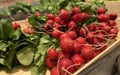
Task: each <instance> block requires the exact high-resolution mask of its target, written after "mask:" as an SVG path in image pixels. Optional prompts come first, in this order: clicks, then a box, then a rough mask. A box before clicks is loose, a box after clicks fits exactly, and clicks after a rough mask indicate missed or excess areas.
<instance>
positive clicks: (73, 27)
mask: <svg viewBox="0 0 120 75" xmlns="http://www.w3.org/2000/svg"><path fill="white" fill-rule="evenodd" d="M76 28H77V25H76V23H75V22H74V21H70V22H69V24H68V29H69V30H75V29H76Z"/></svg>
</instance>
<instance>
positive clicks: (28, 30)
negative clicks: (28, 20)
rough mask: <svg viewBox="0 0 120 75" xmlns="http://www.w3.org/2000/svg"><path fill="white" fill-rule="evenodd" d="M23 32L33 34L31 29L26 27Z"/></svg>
mask: <svg viewBox="0 0 120 75" xmlns="http://www.w3.org/2000/svg"><path fill="white" fill-rule="evenodd" d="M23 32H24V33H26V34H31V31H30V29H24V30H23Z"/></svg>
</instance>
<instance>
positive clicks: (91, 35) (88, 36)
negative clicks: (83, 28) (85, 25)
mask: <svg viewBox="0 0 120 75" xmlns="http://www.w3.org/2000/svg"><path fill="white" fill-rule="evenodd" d="M94 35H95V32H94V31H92V32H89V33H88V34H87V38H88V39H91V38H93V37H94Z"/></svg>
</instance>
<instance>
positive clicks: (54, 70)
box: [50, 67, 60, 75]
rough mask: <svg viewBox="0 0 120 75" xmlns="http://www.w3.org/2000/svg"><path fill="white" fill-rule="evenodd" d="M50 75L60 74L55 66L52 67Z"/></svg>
mask: <svg viewBox="0 0 120 75" xmlns="http://www.w3.org/2000/svg"><path fill="white" fill-rule="evenodd" d="M50 75H60V74H59V71H58V69H57V67H53V68H52V70H51V71H50Z"/></svg>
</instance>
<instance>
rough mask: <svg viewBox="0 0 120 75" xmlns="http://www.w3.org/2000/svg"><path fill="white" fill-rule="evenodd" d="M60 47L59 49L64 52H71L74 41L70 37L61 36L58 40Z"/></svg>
mask: <svg viewBox="0 0 120 75" xmlns="http://www.w3.org/2000/svg"><path fill="white" fill-rule="evenodd" d="M60 47H61V49H62V50H63V52H65V53H70V52H73V50H74V42H73V40H72V39H71V38H68V37H66V38H63V39H62V40H61V41H60Z"/></svg>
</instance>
